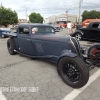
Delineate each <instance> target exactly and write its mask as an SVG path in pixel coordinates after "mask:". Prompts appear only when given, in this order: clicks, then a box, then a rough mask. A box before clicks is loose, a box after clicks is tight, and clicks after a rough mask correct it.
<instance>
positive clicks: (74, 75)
mask: <svg viewBox="0 0 100 100" xmlns="http://www.w3.org/2000/svg"><path fill="white" fill-rule="evenodd" d="M63 73H64V75H65V77H66V78H67V79H69V80H70V81H72V82H78V81H79V79H80V73H79V70H78V68H77V66H76V65H74V64H72V63H66V64H64V66H63Z"/></svg>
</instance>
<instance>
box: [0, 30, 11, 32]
mask: <svg viewBox="0 0 100 100" xmlns="http://www.w3.org/2000/svg"><path fill="white" fill-rule="evenodd" d="M0 31H1V32H9V31H10V30H0Z"/></svg>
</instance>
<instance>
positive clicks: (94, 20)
mask: <svg viewBox="0 0 100 100" xmlns="http://www.w3.org/2000/svg"><path fill="white" fill-rule="evenodd" d="M91 22H100V19H86V20H84V21H83V22H82V26H83V27H86V26H88V24H89V23H91Z"/></svg>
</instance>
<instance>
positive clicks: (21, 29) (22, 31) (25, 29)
mask: <svg viewBox="0 0 100 100" xmlns="http://www.w3.org/2000/svg"><path fill="white" fill-rule="evenodd" d="M19 34H29V29H28V28H19Z"/></svg>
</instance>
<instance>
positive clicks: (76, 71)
mask: <svg viewBox="0 0 100 100" xmlns="http://www.w3.org/2000/svg"><path fill="white" fill-rule="evenodd" d="M9 37H10V39H8V41H7V48H8V51H9V53H10V54H11V55H14V54H16V53H19V54H21V55H24V56H28V57H31V58H41V59H47V60H49V61H52V62H55V63H56V65H57V71H58V73H59V75H60V76H61V78H62V80H63V81H64V82H65V83H66V84H68V85H69V86H71V87H73V88H81V87H82V86H84V85H85V84H86V83H87V82H88V79H89V70H90V69H92V68H93V67H91V65H95V63H96V61H99V60H98V59H96V58H97V57H98V56H97V55H96V56H97V57H96V58H95V60H93V62H92V64H91V63H86V61H87V60H86V59H89V57H88V58H86V57H85V58H84V56H83V54H82V53H83V52H84V51H83V50H82V48H81V47H80V45H79V42H78V40H77V39H75V38H73V37H70V36H61V35H57V34H55V29H54V27H53V26H51V25H43V24H24V25H19V26H18V28H17V33H10V34H9ZM98 49H99V46H98ZM92 50H93V48H92ZM91 53H92V51H91V49H89V52H88V54H89V55H88V56H90V57H91ZM96 54H99V53H98V52H96ZM99 56H100V55H99ZM94 57H95V54H94V55H93V58H90V59H91V60H92V59H94ZM94 61H95V62H94ZM96 64H97V63H96Z"/></svg>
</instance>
